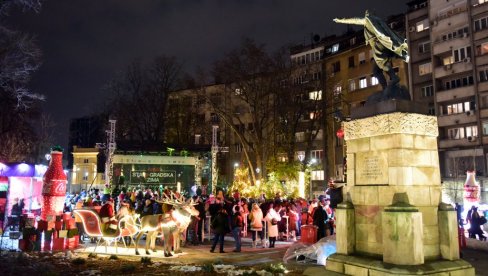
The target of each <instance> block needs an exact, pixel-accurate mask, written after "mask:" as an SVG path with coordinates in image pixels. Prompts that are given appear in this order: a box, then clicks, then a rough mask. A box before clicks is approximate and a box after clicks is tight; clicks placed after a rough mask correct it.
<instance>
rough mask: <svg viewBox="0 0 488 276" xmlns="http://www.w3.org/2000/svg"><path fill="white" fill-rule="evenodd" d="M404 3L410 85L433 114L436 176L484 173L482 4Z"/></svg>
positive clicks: (486, 30)
mask: <svg viewBox="0 0 488 276" xmlns="http://www.w3.org/2000/svg"><path fill="white" fill-rule="evenodd" d="M408 7H409V9H408V12H407V15H406V21H407V30H408V31H407V34H408V41H409V46H410V53H411V66H410V70H409V75H410V87H411V91H412V92H413V99H414V100H415V101H418V102H424V103H426V104H428V105H429V109H430V112H431V113H432V114H435V115H436V116H437V117H438V124H439V140H438V146H439V161H440V162H439V163H440V167H441V176H442V177H443V178H457V177H459V176H463V175H466V171H468V170H475V171H476V173H477V175H478V176H486V173H487V170H486V164H487V159H486V158H487V155H486V154H487V145H486V144H487V143H488V137H485V135H488V84H487V83H486V81H487V80H488V79H487V78H486V70H487V69H488V55H486V54H487V53H488V25H487V18H488V5H487V3H485V1H482V0H476V1H474V0H469V1H466V0H459V1H441V0H431V1H411V2H409V3H408ZM485 44H486V45H485ZM485 46H486V48H487V49H484V47H485ZM485 50H486V51H485Z"/></svg>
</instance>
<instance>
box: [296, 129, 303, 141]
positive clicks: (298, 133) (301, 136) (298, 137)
mask: <svg viewBox="0 0 488 276" xmlns="http://www.w3.org/2000/svg"><path fill="white" fill-rule="evenodd" d="M295 140H296V141H297V142H304V141H305V132H303V131H302V132H296V133H295Z"/></svg>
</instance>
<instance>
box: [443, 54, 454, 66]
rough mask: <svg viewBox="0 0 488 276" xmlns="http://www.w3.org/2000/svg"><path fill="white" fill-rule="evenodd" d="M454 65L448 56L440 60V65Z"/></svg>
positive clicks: (451, 58) (451, 57) (452, 59)
mask: <svg viewBox="0 0 488 276" xmlns="http://www.w3.org/2000/svg"><path fill="white" fill-rule="evenodd" d="M453 63H454V58H453V56H448V57H445V58H443V59H442V65H449V64H453Z"/></svg>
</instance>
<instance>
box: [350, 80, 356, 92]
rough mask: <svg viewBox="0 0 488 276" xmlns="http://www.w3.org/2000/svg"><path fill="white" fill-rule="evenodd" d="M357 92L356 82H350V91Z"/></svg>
mask: <svg viewBox="0 0 488 276" xmlns="http://www.w3.org/2000/svg"><path fill="white" fill-rule="evenodd" d="M354 90H356V80H354V79H352V80H349V91H354Z"/></svg>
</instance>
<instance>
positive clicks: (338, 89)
mask: <svg viewBox="0 0 488 276" xmlns="http://www.w3.org/2000/svg"><path fill="white" fill-rule="evenodd" d="M333 92H334V96H335V97H337V96H339V95H341V94H342V86H341V84H340V83H339V84H336V85H335V86H334V88H333Z"/></svg>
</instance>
